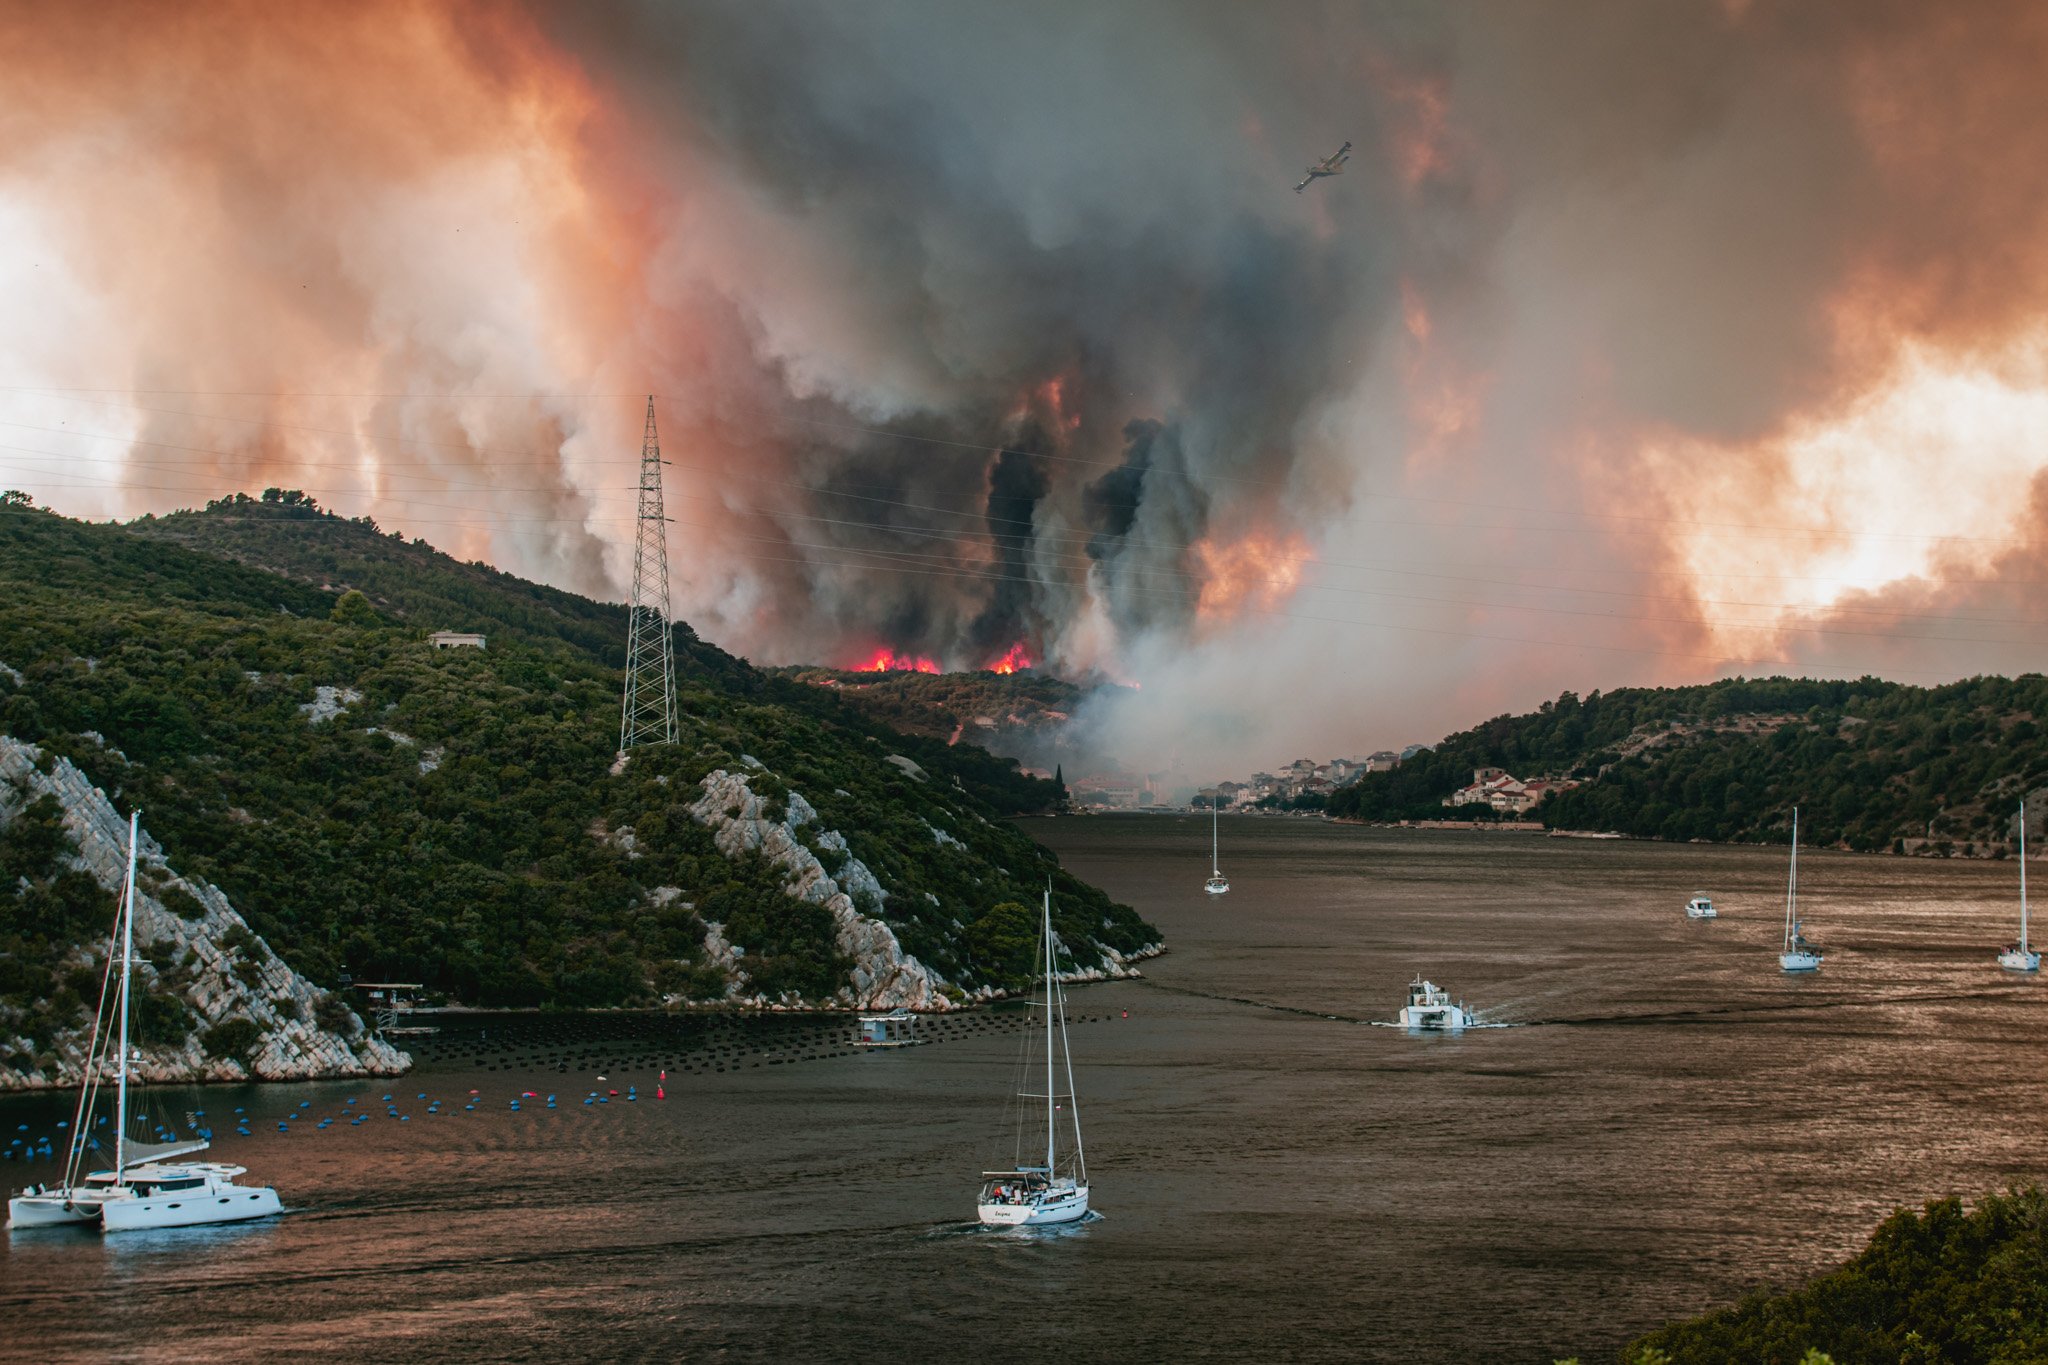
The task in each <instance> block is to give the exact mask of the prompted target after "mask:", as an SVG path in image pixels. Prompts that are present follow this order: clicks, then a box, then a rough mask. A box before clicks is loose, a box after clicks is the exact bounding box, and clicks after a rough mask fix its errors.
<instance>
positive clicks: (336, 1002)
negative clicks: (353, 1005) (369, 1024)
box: [313, 994, 362, 1038]
mask: <svg viewBox="0 0 2048 1365" xmlns="http://www.w3.org/2000/svg"><path fill="white" fill-rule="evenodd" d="M313 1022H314V1023H316V1024H318V1025H319V1026H320V1027H321V1028H323V1029H325V1030H327V1031H328V1032H329V1033H338V1034H340V1035H341V1036H342V1037H344V1038H353V1037H354V1036H355V1034H356V1031H357V1030H358V1029H359V1028H361V1027H362V1022H361V1021H360V1020H358V1019H357V1018H356V1012H355V1011H354V1010H352V1009H350V1008H349V1007H348V1002H347V1001H346V1000H343V999H342V998H341V997H340V996H338V995H334V994H327V995H323V996H321V997H320V998H319V999H318V1000H316V1001H315V1002H314V1003H313Z"/></svg>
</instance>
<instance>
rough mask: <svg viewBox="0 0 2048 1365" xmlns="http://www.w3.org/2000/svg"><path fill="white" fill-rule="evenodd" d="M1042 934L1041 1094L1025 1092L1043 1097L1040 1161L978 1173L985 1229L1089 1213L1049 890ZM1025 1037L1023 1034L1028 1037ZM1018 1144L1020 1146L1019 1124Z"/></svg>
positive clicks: (1069, 1218) (980, 1213) (1035, 1224)
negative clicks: (1060, 1078)
mask: <svg viewBox="0 0 2048 1365" xmlns="http://www.w3.org/2000/svg"><path fill="white" fill-rule="evenodd" d="M1040 933H1041V934H1042V936H1043V944H1044V954H1043V961H1044V964H1045V1094H1044V1095H1043V1096H1040V1095H1037V1094H1026V1095H1025V1096H1024V1098H1026V1099H1040V1098H1043V1099H1044V1100H1045V1164H1044V1165H1043V1166H1036V1165H1033V1166H1027V1165H1024V1164H1023V1163H1022V1162H1021V1161H1020V1162H1019V1163H1018V1164H1017V1165H1016V1166H1015V1167H1014V1168H1013V1169H1011V1170H1007V1171H983V1172H982V1173H981V1198H980V1200H979V1202H978V1203H977V1205H976V1207H975V1212H976V1214H977V1215H978V1216H979V1217H980V1219H981V1221H982V1222H983V1223H985V1224H987V1225H988V1226H990V1227H1006V1228H1016V1227H1045V1226H1050V1225H1052V1224H1056V1223H1074V1222H1079V1221H1080V1220H1081V1219H1082V1218H1085V1217H1086V1216H1087V1214H1088V1162H1087V1157H1086V1154H1085V1153H1084V1152H1083V1151H1082V1148H1081V1109H1080V1106H1079V1105H1078V1104H1076V1103H1075V1101H1074V1056H1073V1053H1072V1052H1071V1051H1069V1050H1068V1047H1067V1008H1066V1007H1067V996H1066V991H1065V990H1063V989H1062V988H1061V986H1060V982H1059V977H1058V975H1057V973H1056V972H1055V971H1054V968H1053V944H1052V889H1051V888H1050V887H1047V888H1046V892H1045V917H1044V920H1043V922H1042V926H1041V929H1040ZM1055 1035H1057V1036H1058V1042H1059V1056H1060V1060H1061V1061H1062V1062H1064V1063H1065V1071H1066V1081H1067V1089H1066V1094H1065V1099H1066V1101H1067V1108H1068V1110H1069V1112H1070V1113H1071V1114H1072V1116H1073V1127H1074V1144H1073V1149H1072V1151H1070V1152H1069V1153H1068V1154H1067V1160H1066V1164H1065V1165H1064V1166H1062V1165H1061V1162H1060V1152H1059V1126H1060V1125H1059V1100H1060V1098H1061V1096H1060V1093H1059V1087H1058V1086H1057V1085H1055V1084H1054V1078H1055V1075H1056V1073H1055V1071H1054V1068H1053V1042H1054V1036H1055ZM1027 1037H1028V1035H1027ZM1018 1146H1019V1148H1020V1149H1021V1148H1022V1146H1023V1133H1022V1130H1021V1128H1020V1130H1019V1134H1018Z"/></svg>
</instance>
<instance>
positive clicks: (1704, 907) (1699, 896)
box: [1685, 891, 1721, 919]
mask: <svg viewBox="0 0 2048 1365" xmlns="http://www.w3.org/2000/svg"><path fill="white" fill-rule="evenodd" d="M1685 917H1686V918H1687V919H1719V918H1720V917H1721V912H1720V911H1719V910H1716V909H1715V908H1714V902H1713V901H1712V900H1711V899H1709V898H1708V896H1707V893H1706V892H1704V891H1695V892H1694V893H1693V897H1692V899H1691V900H1689V901H1687V902H1686V903H1685Z"/></svg>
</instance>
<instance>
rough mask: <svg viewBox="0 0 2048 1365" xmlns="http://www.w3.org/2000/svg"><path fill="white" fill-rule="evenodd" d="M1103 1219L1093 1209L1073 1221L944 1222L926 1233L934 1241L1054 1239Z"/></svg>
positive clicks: (1038, 1240)
mask: <svg viewBox="0 0 2048 1365" xmlns="http://www.w3.org/2000/svg"><path fill="white" fill-rule="evenodd" d="M1101 1221H1102V1215H1101V1214H1100V1213H1098V1212H1097V1211H1096V1210H1094V1209H1090V1210H1088V1212H1086V1213H1084V1214H1082V1215H1081V1216H1080V1217H1079V1218H1076V1219H1075V1220H1074V1221H1073V1222H1071V1223H1041V1224H1037V1225H1035V1226H1023V1227H1007V1228H1005V1227H991V1226H989V1225H988V1224H985V1223H978V1222H976V1223H941V1224H939V1226H937V1227H935V1228H933V1229H931V1230H930V1231H929V1232H927V1233H926V1234H925V1236H926V1237H927V1238H930V1239H932V1240H934V1241H943V1240H947V1239H950V1238H954V1237H966V1238H973V1239H975V1240H977V1241H996V1242H1051V1241H1057V1240H1059V1239H1060V1238H1062V1237H1072V1236H1075V1235H1077V1234H1078V1233H1080V1232H1082V1231H1084V1230H1085V1229H1087V1228H1089V1227H1090V1226H1092V1225H1094V1224H1096V1223H1099V1222H1101Z"/></svg>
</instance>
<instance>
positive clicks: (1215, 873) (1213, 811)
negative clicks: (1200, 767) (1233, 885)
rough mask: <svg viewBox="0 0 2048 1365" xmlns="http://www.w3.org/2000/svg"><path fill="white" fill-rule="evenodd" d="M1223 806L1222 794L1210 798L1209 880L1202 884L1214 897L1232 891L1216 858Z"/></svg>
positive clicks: (1218, 793)
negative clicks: (1217, 835) (1219, 814)
mask: <svg viewBox="0 0 2048 1365" xmlns="http://www.w3.org/2000/svg"><path fill="white" fill-rule="evenodd" d="M1222 805H1223V796H1222V793H1221V792H1217V793H1214V794H1212V795H1211V796H1210V797H1209V880H1208V881H1206V882H1203V883H1202V889H1203V890H1204V891H1206V892H1208V893H1209V894H1210V895H1212V896H1220V895H1222V894H1223V893H1224V892H1226V891H1228V890H1229V889H1230V879H1229V878H1227V877H1225V876H1224V875H1223V865H1222V864H1221V863H1220V862H1219V861H1218V860H1217V856H1216V821H1217V819H1218V815H1217V812H1218V810H1219V808H1220V807H1221V806H1222Z"/></svg>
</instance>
